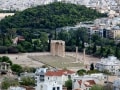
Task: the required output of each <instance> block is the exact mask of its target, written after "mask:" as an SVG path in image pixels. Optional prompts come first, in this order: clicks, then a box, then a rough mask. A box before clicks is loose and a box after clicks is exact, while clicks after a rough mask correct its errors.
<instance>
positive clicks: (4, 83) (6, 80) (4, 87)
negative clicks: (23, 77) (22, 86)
mask: <svg viewBox="0 0 120 90" xmlns="http://www.w3.org/2000/svg"><path fill="white" fill-rule="evenodd" d="M18 85H19V82H18V80H15V79H13V78H4V79H3V81H2V83H1V89H2V90H7V89H8V88H9V87H10V86H18Z"/></svg>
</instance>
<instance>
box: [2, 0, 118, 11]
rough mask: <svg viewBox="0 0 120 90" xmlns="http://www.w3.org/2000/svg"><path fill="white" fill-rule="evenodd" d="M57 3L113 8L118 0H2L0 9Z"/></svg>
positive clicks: (21, 8)
mask: <svg viewBox="0 0 120 90" xmlns="http://www.w3.org/2000/svg"><path fill="white" fill-rule="evenodd" d="M57 1H63V2H69V3H74V4H81V5H86V6H88V7H96V6H97V7H112V6H115V5H117V3H116V1H117V0H0V9H3V10H24V9H26V8H30V7H34V6H37V5H44V4H49V3H52V2H57Z"/></svg>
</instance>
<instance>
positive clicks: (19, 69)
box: [11, 64, 23, 75]
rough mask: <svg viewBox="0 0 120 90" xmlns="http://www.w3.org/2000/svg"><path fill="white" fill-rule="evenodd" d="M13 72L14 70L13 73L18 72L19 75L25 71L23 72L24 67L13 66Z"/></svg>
mask: <svg viewBox="0 0 120 90" xmlns="http://www.w3.org/2000/svg"><path fill="white" fill-rule="evenodd" d="M11 70H12V71H13V72H16V73H17V74H18V75H19V74H20V73H21V72H22V71H23V70H22V67H21V66H20V65H18V64H13V65H12V66H11Z"/></svg>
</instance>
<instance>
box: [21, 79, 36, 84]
mask: <svg viewBox="0 0 120 90" xmlns="http://www.w3.org/2000/svg"><path fill="white" fill-rule="evenodd" d="M20 84H21V85H25V86H35V79H34V78H32V77H23V78H22V79H21V82H20Z"/></svg>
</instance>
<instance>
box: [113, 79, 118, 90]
mask: <svg viewBox="0 0 120 90" xmlns="http://www.w3.org/2000/svg"><path fill="white" fill-rule="evenodd" d="M113 90H120V78H118V79H117V80H115V81H114V82H113Z"/></svg>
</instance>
